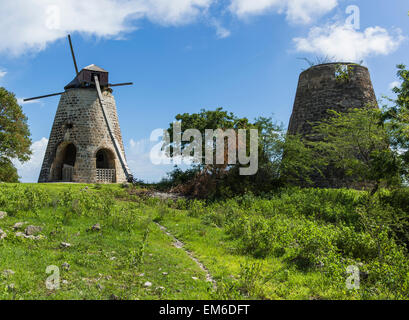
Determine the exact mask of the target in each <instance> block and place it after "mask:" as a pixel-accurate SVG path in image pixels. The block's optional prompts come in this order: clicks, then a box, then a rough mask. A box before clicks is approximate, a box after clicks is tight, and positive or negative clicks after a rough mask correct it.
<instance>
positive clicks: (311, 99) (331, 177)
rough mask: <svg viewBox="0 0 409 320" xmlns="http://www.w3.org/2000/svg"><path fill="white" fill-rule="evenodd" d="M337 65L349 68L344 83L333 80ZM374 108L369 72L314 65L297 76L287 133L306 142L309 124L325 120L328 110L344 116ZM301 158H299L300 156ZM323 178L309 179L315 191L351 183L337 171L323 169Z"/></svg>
mask: <svg viewBox="0 0 409 320" xmlns="http://www.w3.org/2000/svg"><path fill="white" fill-rule="evenodd" d="M340 65H344V66H347V67H349V72H347V73H346V79H341V78H337V76H339V75H340V74H339V73H337V71H339V68H337V66H338V67H339V66H340ZM368 104H370V105H372V106H374V107H376V106H377V101H376V96H375V92H374V90H373V87H372V82H371V78H370V74H369V71H368V69H367V68H366V67H364V66H360V65H356V64H351V63H329V64H322V65H317V66H313V67H311V68H309V69H308V70H306V71H304V72H302V73H301V75H300V78H299V83H298V89H297V94H296V97H295V102H294V108H293V113H292V115H291V119H290V123H289V127H288V133H289V134H293V135H294V134H300V135H301V136H303V137H304V138H306V139H309V138H311V137H309V135H310V134H311V133H312V132H311V131H312V125H311V124H312V123H316V122H320V121H322V120H324V119H326V118H328V117H329V114H328V110H336V111H338V112H345V111H347V110H348V109H350V108H362V107H364V106H366V105H368ZM300 157H302V155H300ZM323 170H324V172H325V177H322V176H321V175H318V174H316V175H315V177H312V179H313V181H314V184H315V186H316V187H333V188H338V187H345V186H349V187H350V186H351V181H352V180H351V179H350V178H349V179H348V178H346V177H345V176H344V175H343V173H342V172H340V171H339V170H334V169H333V168H330V167H329V168H325V169H323Z"/></svg>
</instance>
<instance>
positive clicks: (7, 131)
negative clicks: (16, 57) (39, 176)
mask: <svg viewBox="0 0 409 320" xmlns="http://www.w3.org/2000/svg"><path fill="white" fill-rule="evenodd" d="M30 146H31V140H30V131H29V129H28V125H27V117H26V116H25V115H24V113H23V111H22V108H21V107H20V106H19V105H18V103H17V100H16V97H15V95H14V94H12V93H10V92H8V91H7V90H6V89H5V88H2V87H0V180H1V181H7V182H17V181H18V176H17V172H16V169H15V168H14V166H13V164H12V163H11V159H18V160H20V161H21V162H25V161H27V160H29V159H30V155H31V150H30Z"/></svg>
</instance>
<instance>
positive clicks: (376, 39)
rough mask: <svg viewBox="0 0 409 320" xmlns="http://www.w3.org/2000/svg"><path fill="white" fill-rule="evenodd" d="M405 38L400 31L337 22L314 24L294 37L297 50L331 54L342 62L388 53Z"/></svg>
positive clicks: (325, 54) (328, 55) (330, 55)
mask: <svg viewBox="0 0 409 320" xmlns="http://www.w3.org/2000/svg"><path fill="white" fill-rule="evenodd" d="M404 39H405V38H404V37H403V36H402V34H401V30H399V29H397V30H395V32H394V34H391V33H389V32H388V31H387V30H386V29H384V28H381V27H370V28H367V29H365V30H364V31H359V30H355V29H353V28H352V27H350V26H344V25H339V24H334V25H328V26H325V27H314V28H312V29H311V30H310V32H309V34H308V36H307V37H306V38H294V39H293V40H294V42H295V45H296V49H297V51H300V52H308V53H313V54H317V55H322V56H327V57H331V58H334V59H337V60H344V61H354V62H356V61H360V60H363V59H365V58H366V57H368V56H374V55H388V54H389V53H391V52H393V51H395V50H396V49H397V48H398V47H399V45H400V44H401V43H402V41H403V40H404Z"/></svg>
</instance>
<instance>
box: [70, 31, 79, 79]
mask: <svg viewBox="0 0 409 320" xmlns="http://www.w3.org/2000/svg"><path fill="white" fill-rule="evenodd" d="M68 41H69V43H70V48H71V55H72V60H73V61H74V67H75V73H76V75H77V76H78V73H79V72H78V66H77V60H76V59H75V54H74V48H73V46H72V41H71V35H68Z"/></svg>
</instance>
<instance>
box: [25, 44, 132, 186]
mask: <svg viewBox="0 0 409 320" xmlns="http://www.w3.org/2000/svg"><path fill="white" fill-rule="evenodd" d="M68 40H69V43H70V47H71V53H72V58H73V61H74V66H75V72H76V77H75V78H74V80H73V81H71V82H70V83H69V84H68V85H67V86H65V87H64V90H65V91H64V92H60V93H55V94H50V95H46V96H40V97H35V98H30V99H25V100H24V101H30V100H35V99H41V98H46V97H51V96H56V95H61V99H60V102H59V105H58V109H57V113H56V115H55V118H54V124H53V127H52V130H51V134H50V139H49V141H48V146H47V150H46V153H45V156H44V161H43V165H42V168H41V172H40V177H39V179H38V182H39V183H42V182H79V183H122V182H126V181H132V180H133V177H132V175H131V172H130V170H129V168H128V165H127V162H126V158H125V150H124V146H123V142H122V136H121V129H120V127H119V121H118V115H117V111H116V104H115V99H114V96H113V95H112V89H111V88H112V87H116V86H123V85H132V83H120V84H110V83H109V82H108V72H107V71H106V70H104V69H102V68H100V67H98V66H96V65H90V66H88V67H85V68H84V69H82V70H81V71H79V72H78V67H77V63H76V59H75V55H74V50H73V47H72V42H71V37H70V36H68Z"/></svg>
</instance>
